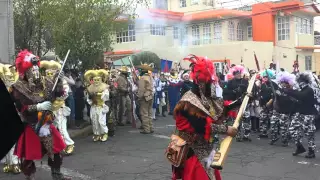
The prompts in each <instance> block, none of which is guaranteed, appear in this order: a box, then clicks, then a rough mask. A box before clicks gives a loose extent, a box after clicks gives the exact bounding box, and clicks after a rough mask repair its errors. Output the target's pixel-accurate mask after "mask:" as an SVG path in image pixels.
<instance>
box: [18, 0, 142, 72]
mask: <svg viewBox="0 0 320 180" xmlns="http://www.w3.org/2000/svg"><path fill="white" fill-rule="evenodd" d="M26 1H27V2H25V1H23V0H16V3H15V24H16V27H15V31H16V45H17V46H16V47H17V49H25V48H27V49H30V50H32V51H33V52H35V53H37V54H38V55H39V56H42V55H43V54H45V52H47V51H48V50H53V49H54V51H55V52H56V54H57V55H58V56H59V57H60V58H61V59H62V58H63V57H64V56H65V54H66V52H67V50H68V49H70V50H71V52H70V55H69V58H68V61H67V64H68V65H69V66H70V67H79V62H82V63H81V68H82V69H87V68H90V67H93V66H94V65H102V64H103V51H104V50H107V51H111V50H112V48H111V44H112V43H113V39H114V32H116V31H117V30H119V29H121V28H122V27H124V26H127V24H126V23H123V22H122V23H119V22H117V21H116V19H117V18H118V17H119V16H120V15H123V14H128V15H129V17H131V18H134V17H135V14H134V11H135V9H136V8H137V6H138V5H141V4H142V5H147V0H128V1H124V2H123V3H122V2H119V0H69V1H65V0H26ZM31 2H32V3H31ZM76 65H78V66H76Z"/></svg>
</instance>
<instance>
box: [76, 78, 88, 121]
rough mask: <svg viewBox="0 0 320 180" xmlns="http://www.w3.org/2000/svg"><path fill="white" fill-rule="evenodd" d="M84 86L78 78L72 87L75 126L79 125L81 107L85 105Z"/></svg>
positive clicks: (81, 117) (81, 113) (81, 112)
mask: <svg viewBox="0 0 320 180" xmlns="http://www.w3.org/2000/svg"><path fill="white" fill-rule="evenodd" d="M84 90H85V88H84V86H83V84H82V81H81V79H80V78H78V79H77V80H76V85H75V89H74V101H75V111H76V112H75V119H76V122H77V124H76V125H77V126H80V124H81V121H83V109H84V107H85V98H84V97H85V96H84Z"/></svg>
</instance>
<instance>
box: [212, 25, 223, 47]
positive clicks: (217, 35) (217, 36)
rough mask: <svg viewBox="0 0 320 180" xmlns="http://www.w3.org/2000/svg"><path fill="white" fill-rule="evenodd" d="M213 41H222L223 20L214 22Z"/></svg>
mask: <svg viewBox="0 0 320 180" xmlns="http://www.w3.org/2000/svg"><path fill="white" fill-rule="evenodd" d="M213 41H214V43H218V44H219V43H221V41H222V26H221V22H214V23H213Z"/></svg>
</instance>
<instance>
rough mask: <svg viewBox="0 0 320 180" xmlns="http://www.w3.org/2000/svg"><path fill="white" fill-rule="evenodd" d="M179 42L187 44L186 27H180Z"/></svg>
mask: <svg viewBox="0 0 320 180" xmlns="http://www.w3.org/2000/svg"><path fill="white" fill-rule="evenodd" d="M180 44H181V45H182V46H187V45H188V27H184V28H181V29H180Z"/></svg>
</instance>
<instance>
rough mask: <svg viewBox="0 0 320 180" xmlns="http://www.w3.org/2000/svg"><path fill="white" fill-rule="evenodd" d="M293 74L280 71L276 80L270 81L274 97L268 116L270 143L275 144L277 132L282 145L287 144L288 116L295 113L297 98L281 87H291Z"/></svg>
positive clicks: (293, 80)
mask: <svg viewBox="0 0 320 180" xmlns="http://www.w3.org/2000/svg"><path fill="white" fill-rule="evenodd" d="M295 78H296V77H295V75H293V74H289V73H288V72H285V73H281V74H280V75H278V76H277V82H278V83H279V85H280V86H278V85H277V84H276V83H274V82H272V83H273V84H274V87H275V90H276V92H275V97H273V113H272V116H271V118H270V130H271V131H270V134H271V141H270V145H273V144H275V143H276V142H277V141H278V140H279V137H278V134H279V133H280V135H281V140H282V146H284V147H285V146H288V137H289V124H290V117H291V115H292V114H294V113H295V108H296V106H297V102H298V101H297V100H296V99H294V98H292V97H289V96H287V94H285V93H284V92H283V89H291V90H292V87H293V84H294V83H295Z"/></svg>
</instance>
